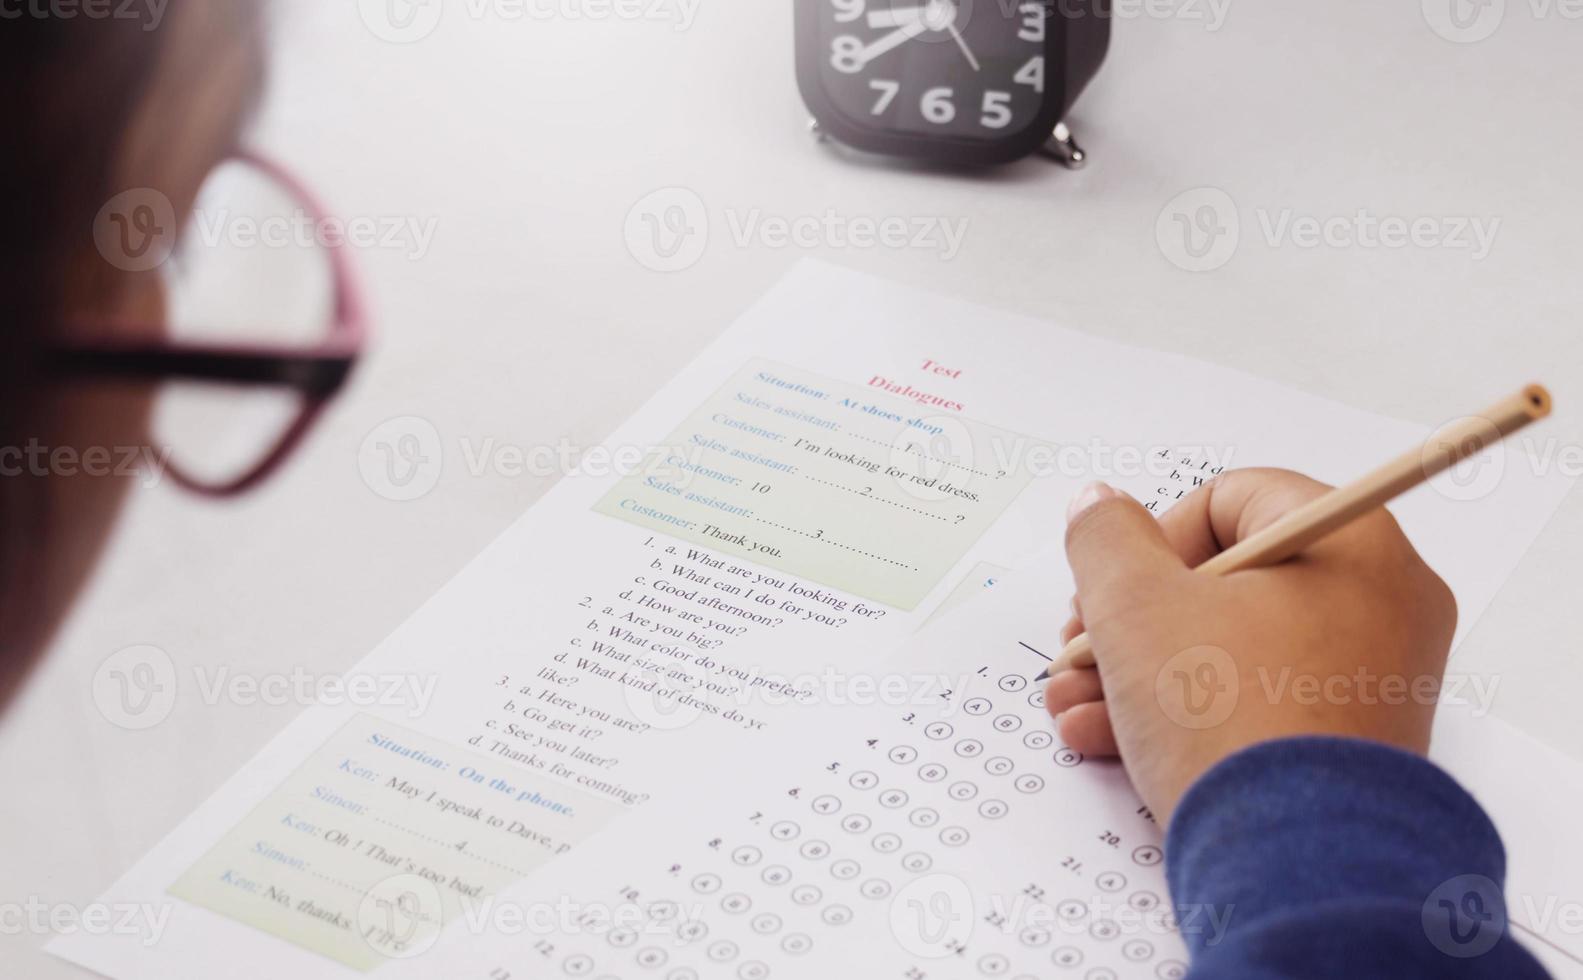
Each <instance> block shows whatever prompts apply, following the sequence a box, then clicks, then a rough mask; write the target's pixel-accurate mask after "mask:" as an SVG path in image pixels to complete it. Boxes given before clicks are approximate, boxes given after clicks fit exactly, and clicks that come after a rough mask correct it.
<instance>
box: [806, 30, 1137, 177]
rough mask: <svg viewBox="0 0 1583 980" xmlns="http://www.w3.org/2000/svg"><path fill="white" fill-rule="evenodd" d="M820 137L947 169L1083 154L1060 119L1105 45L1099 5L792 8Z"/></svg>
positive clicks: (1078, 159) (1075, 162)
mask: <svg viewBox="0 0 1583 980" xmlns="http://www.w3.org/2000/svg"><path fill="white" fill-rule="evenodd" d="M795 3H796V5H797V9H796V15H797V85H798V88H799V89H801V91H802V97H803V101H804V102H806V103H807V105H808V110H809V111H810V112H811V113H813V118H814V125H815V127H816V130H817V131H818V132H819V134H820V135H821V136H828V137H830V138H833V139H835V140H836V141H838V142H840V143H842V144H844V145H846V146H849V147H852V148H853V149H857V150H863V151H867V152H870V153H879V154H884V155H887V156H896V157H908V158H912V159H918V160H926V161H930V162H935V163H943V164H948V165H953V166H991V165H996V164H1003V163H1010V162H1012V161H1013V160H1018V159H1021V158H1023V157H1025V156H1028V155H1030V154H1032V153H1034V152H1036V151H1039V150H1046V151H1048V152H1050V153H1051V154H1052V155H1055V156H1057V157H1058V158H1060V159H1062V160H1063V161H1064V162H1066V163H1067V164H1068V165H1070V166H1080V165H1081V164H1082V163H1083V162H1084V155H1083V152H1082V150H1081V149H1079V148H1078V146H1077V144H1076V142H1075V141H1074V140H1073V139H1072V137H1071V133H1070V131H1069V130H1068V129H1067V127H1066V126H1065V124H1064V123H1063V120H1064V119H1065V117H1066V113H1067V111H1068V110H1069V109H1070V108H1071V107H1072V103H1073V102H1075V101H1077V97H1078V95H1079V94H1081V92H1082V91H1083V88H1084V86H1086V85H1087V84H1088V83H1089V81H1090V80H1091V79H1092V78H1093V77H1094V75H1095V73H1097V72H1098V71H1099V66H1100V64H1101V63H1102V62H1103V61H1104V60H1105V52H1106V50H1107V49H1108V48H1109V46H1110V6H1109V2H1108V0H795Z"/></svg>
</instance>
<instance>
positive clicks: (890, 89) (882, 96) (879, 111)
mask: <svg viewBox="0 0 1583 980" xmlns="http://www.w3.org/2000/svg"><path fill="white" fill-rule="evenodd" d="M868 87H869V88H871V89H873V90H874V91H876V92H878V93H879V99H877V100H876V101H875V102H874V115H876V116H879V115H884V113H885V110H886V109H889V108H890V104H891V103H892V102H894V101H896V93H897V92H900V91H901V83H900V82H893V81H890V80H889V79H885V78H876V79H873V80H871V81H870V82H869V83H868Z"/></svg>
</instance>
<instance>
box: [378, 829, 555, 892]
mask: <svg viewBox="0 0 1583 980" xmlns="http://www.w3.org/2000/svg"><path fill="white" fill-rule="evenodd" d="M370 816H372V817H373V818H374V819H375V820H377V821H379V822H380V823H382V824H384V825H385V826H387V827H391V828H394V829H396V830H399V831H401V832H403V833H407V834H411V835H412V836H414V837H416V838H418V839H419V840H426V841H428V842H429V843H430V844H434V845H437V846H439V847H443V848H445V849H446V850H448V851H457V847H456V845H455V844H454V843H451V842H449V841H443V840H440V839H439V838H438V837H430V836H429V835H428V834H425V833H423V832H421V831H417V830H413V829H412V828H411V827H403V826H402V825H401V824H399V823H392V822H391V821H389V820H386V819H385V818H384V817H381V816H378V815H375V814H370ZM457 853H459V854H462V855H464V856H466V857H470V858H472V859H473V860H474V861H482V862H483V863H485V864H489V865H493V866H494V867H497V868H499V869H500V870H502V871H509V872H511V873H512V874H514V875H517V876H518V877H520V878H526V877H527V876H528V872H526V871H523V870H522V869H520V868H513V867H512V866H511V865H509V864H501V863H500V862H499V861H496V860H494V859H493V858H487V857H484V856H483V855H482V854H474V853H473V852H472V851H470V850H468V849H467V848H465V847H464V848H462V849H461V850H459V851H457Z"/></svg>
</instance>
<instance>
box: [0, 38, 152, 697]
mask: <svg viewBox="0 0 1583 980" xmlns="http://www.w3.org/2000/svg"><path fill="white" fill-rule="evenodd" d="M143 26H144V24H143V23H142V22H141V21H128V20H124V19H119V18H114V17H107V18H97V19H96V18H88V17H77V18H64V17H60V16H51V15H48V14H45V15H32V14H23V15H22V16H20V17H18V18H17V19H15V20H11V21H9V22H7V23H6V24H5V28H4V30H0V80H3V84H4V87H3V89H0V91H3V92H5V110H4V114H5V117H6V118H5V122H4V128H5V130H6V131H7V132H8V133H10V134H12V137H13V140H14V142H12V149H11V150H9V151H7V152H6V153H5V154H3V155H0V187H4V188H6V192H7V197H8V201H7V204H6V206H7V209H8V210H9V211H10V212H11V218H10V220H8V221H6V222H4V224H3V225H0V302H3V303H4V305H5V307H6V309H7V312H8V315H7V318H6V322H5V325H4V327H3V329H0V449H13V450H17V449H21V448H22V447H25V446H26V445H27V443H28V441H29V440H30V439H31V438H34V437H36V436H38V435H39V434H40V433H41V432H42V430H43V428H44V425H45V423H46V421H47V420H46V419H45V417H44V413H45V411H46V402H45V399H44V395H45V393H46V391H47V390H48V384H49V379H48V378H47V377H46V376H45V375H44V373H43V362H44V356H43V355H44V352H45V350H46V349H47V344H48V341H49V339H50V337H51V336H52V335H53V334H54V333H55V332H56V331H58V330H60V329H61V324H62V322H63V321H64V319H65V317H66V315H67V312H68V310H67V296H68V284H69V281H70V275H71V270H72V268H73V266H74V264H76V263H77V262H79V261H80V259H81V256H82V255H84V254H85V251H91V250H92V249H93V247H94V245H93V221H94V217H95V215H96V214H97V213H98V211H99V209H100V207H102V206H103V204H104V202H105V201H107V200H108V199H109V198H110V197H111V195H112V193H113V191H112V187H111V184H112V182H113V181H114V179H115V177H114V173H115V167H116V160H117V156H118V153H117V149H118V145H119V142H120V140H121V138H122V137H123V136H124V134H125V132H126V130H127V127H128V125H129V122H130V120H131V119H132V116H133V114H134V113H135V112H136V111H137V107H138V105H139V102H140V100H141V99H142V97H143V96H144V95H145V94H146V92H147V90H148V86H149V84H150V81H151V80H152V78H153V77H154V73H155V70H156V68H157V66H158V63H159V52H160V50H161V48H162V44H163V39H164V34H165V32H163V31H160V30H143ZM11 455H12V456H13V457H14V456H15V452H13V453H12V454H11ZM49 525H50V513H49V497H48V495H47V494H46V493H45V492H44V486H43V485H42V481H41V480H40V479H39V478H38V477H36V476H33V475H31V474H29V473H28V472H27V471H26V468H25V467H24V468H22V471H21V472H20V473H19V474H15V475H9V476H0V631H3V634H4V637H3V639H0V645H3V646H4V647H10V646H12V645H13V644H23V645H26V644H29V643H30V639H29V636H28V634H30V633H31V632H32V631H31V630H25V629H20V628H19V626H20V625H21V622H20V620H19V613H20V614H24V615H25V614H26V613H27V611H29V610H30V609H31V608H32V607H33V604H34V599H35V593H36V589H37V587H38V586H39V585H40V582H39V581H38V578H39V576H38V575H37V574H36V567H35V564H34V563H35V562H36V555H37V554H38V549H39V547H40V546H41V544H42V543H43V542H44V541H45V540H47V538H48V534H49ZM30 559H31V560H30ZM34 639H36V638H34ZM30 656H31V653H30V652H29V651H27V650H25V649H9V650H6V649H3V647H0V657H4V659H5V660H7V661H11V663H7V664H6V665H5V666H6V668H7V669H6V671H5V673H8V674H9V673H12V672H13V671H15V670H17V669H18V668H19V666H20V665H18V664H16V663H15V660H16V659H17V658H24V659H27V658H30ZM4 681H5V678H3V677H0V688H3V686H4ZM3 695H4V691H3V690H0V699H3Z"/></svg>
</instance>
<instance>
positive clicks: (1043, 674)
mask: <svg viewBox="0 0 1583 980" xmlns="http://www.w3.org/2000/svg"><path fill="white" fill-rule="evenodd" d="M1049 679H1050V668H1048V667H1046V668H1044V669H1043V670H1041V671H1039V676H1038V677H1035V678H1034V679H1033V682H1034V683H1035V684H1038V683H1039V682H1040V681H1047V680H1049Z"/></svg>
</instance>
